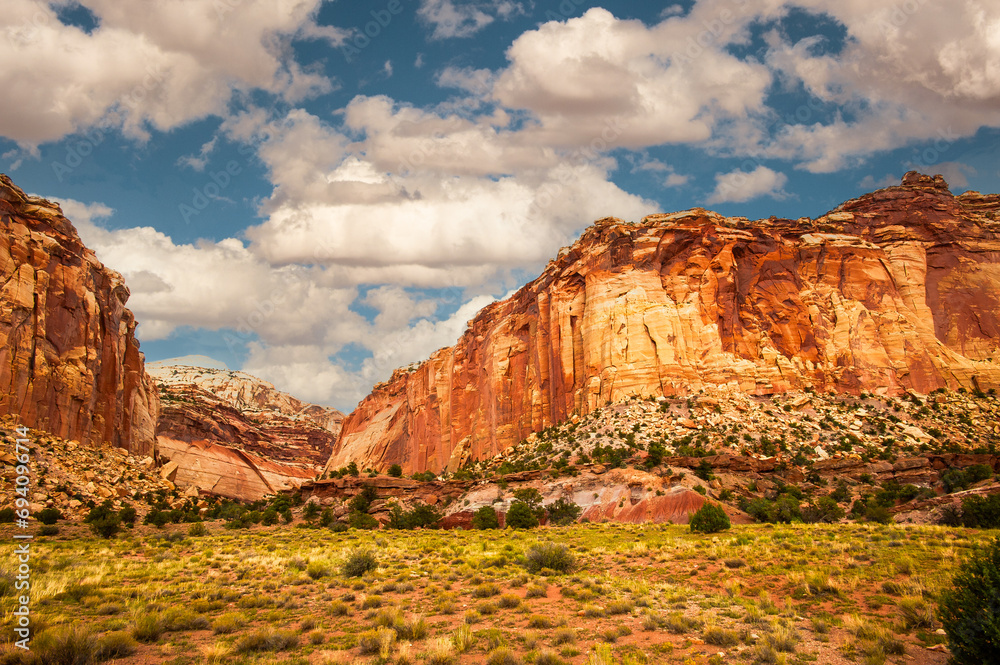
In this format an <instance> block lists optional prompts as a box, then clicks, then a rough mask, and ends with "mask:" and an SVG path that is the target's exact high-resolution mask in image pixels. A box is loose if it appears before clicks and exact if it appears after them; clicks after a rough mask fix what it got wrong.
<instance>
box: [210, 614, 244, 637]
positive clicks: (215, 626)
mask: <svg viewBox="0 0 1000 665" xmlns="http://www.w3.org/2000/svg"><path fill="white" fill-rule="evenodd" d="M245 625H246V619H245V618H243V615H242V614H240V613H239V612H227V613H226V614H223V615H221V616H219V617H218V618H216V620H215V621H213V622H212V632H213V633H215V634H216V635H228V634H230V633H235V632H236V631H238V630H239V629H240V628H242V627H243V626H245Z"/></svg>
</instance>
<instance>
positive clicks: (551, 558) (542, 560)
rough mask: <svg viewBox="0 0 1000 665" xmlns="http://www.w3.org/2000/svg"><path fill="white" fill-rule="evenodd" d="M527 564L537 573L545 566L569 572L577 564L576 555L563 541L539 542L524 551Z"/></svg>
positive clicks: (557, 570)
mask: <svg viewBox="0 0 1000 665" xmlns="http://www.w3.org/2000/svg"><path fill="white" fill-rule="evenodd" d="M524 558H525V566H527V568H528V570H529V571H531V572H533V573H537V572H539V571H540V570H542V569H544V568H548V569H549V570H554V571H556V572H558V573H568V572H569V571H571V570H572V569H573V566H575V565H576V557H574V556H573V553H572V552H570V551H569V548H568V547H566V545H563V544H562V543H538V544H535V545H532V546H531V547H529V548H528V550H527V551H526V552H525V553H524Z"/></svg>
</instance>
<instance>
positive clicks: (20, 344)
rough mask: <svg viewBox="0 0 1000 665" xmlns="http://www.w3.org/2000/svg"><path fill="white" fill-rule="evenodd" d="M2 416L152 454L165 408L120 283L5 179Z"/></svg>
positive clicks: (0, 266)
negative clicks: (146, 366) (145, 364)
mask: <svg viewBox="0 0 1000 665" xmlns="http://www.w3.org/2000/svg"><path fill="white" fill-rule="evenodd" d="M0 229H2V233H0V284H2V286H0V414H16V415H17V416H19V418H20V421H21V423H22V424H24V425H27V426H28V427H32V428H38V429H41V430H45V431H48V432H51V433H52V434H55V435H56V436H59V437H62V438H64V439H75V440H78V441H81V442H84V443H89V444H94V445H98V444H104V443H108V444H111V445H114V446H118V447H120V448H125V449H127V450H129V451H130V452H133V453H137V454H143V455H152V454H153V451H154V447H155V441H156V437H155V433H156V432H155V430H156V418H157V412H158V409H159V401H158V399H157V396H156V389H155V387H154V385H153V382H152V380H151V379H150V378H149V376H148V375H147V374H146V372H145V370H144V368H143V355H142V353H140V352H139V343H138V342H137V341H136V340H135V335H134V333H135V325H136V324H135V319H134V318H133V317H132V312H130V311H129V310H128V309H126V308H125V301H126V300H127V299H128V296H129V291H128V288H127V287H126V286H125V282H124V281H123V280H122V277H121V275H119V274H118V273H116V272H115V271H113V270H110V269H108V268H106V267H105V266H104V265H103V264H101V262H100V261H98V260H97V258H96V257H95V256H94V253H93V252H92V251H91V250H89V249H87V248H86V247H84V246H83V242H82V241H81V240H80V236H78V235H77V233H76V229H74V228H73V225H72V224H71V223H70V222H69V220H67V219H66V218H65V217H63V215H62V210H61V209H60V208H59V206H58V205H57V204H55V203H52V202H50V201H46V200H45V199H39V198H35V197H29V196H26V195H25V193H24V192H23V191H21V190H20V189H18V188H17V187H16V186H15V185H14V184H13V183H12V182H11V181H10V179H9V178H8V177H7V176H5V175H2V174H0Z"/></svg>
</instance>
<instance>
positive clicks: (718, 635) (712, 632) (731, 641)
mask: <svg viewBox="0 0 1000 665" xmlns="http://www.w3.org/2000/svg"><path fill="white" fill-rule="evenodd" d="M701 638H702V639H703V640H705V644H711V645H712V646H716V647H734V646H736V645H737V644H739V643H740V637H739V635H737V634H736V632H735V631H732V630H726V629H725V628H719V627H718V626H712V627H710V628H706V629H705V632H703V633H702V634H701Z"/></svg>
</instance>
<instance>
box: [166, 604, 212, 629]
mask: <svg viewBox="0 0 1000 665" xmlns="http://www.w3.org/2000/svg"><path fill="white" fill-rule="evenodd" d="M160 625H161V626H162V627H163V631H164V632H170V631H177V630H201V629H203V628H208V627H209V622H208V619H206V618H205V617H204V616H202V615H201V614H198V613H197V612H193V611H192V610H189V609H186V608H181V607H171V608H170V609H168V610H165V611H164V612H163V613H162V614H161V615H160Z"/></svg>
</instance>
